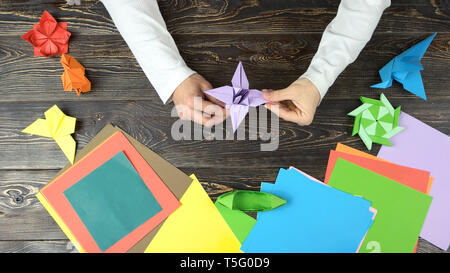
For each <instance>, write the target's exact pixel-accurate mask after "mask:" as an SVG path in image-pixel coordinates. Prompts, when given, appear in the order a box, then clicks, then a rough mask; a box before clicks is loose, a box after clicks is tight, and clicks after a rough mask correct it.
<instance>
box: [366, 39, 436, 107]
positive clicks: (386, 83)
mask: <svg viewBox="0 0 450 273" xmlns="http://www.w3.org/2000/svg"><path fill="white" fill-rule="evenodd" d="M434 36H436V33H434V34H433V35H431V36H429V37H428V38H426V39H425V40H423V41H421V42H420V43H418V44H416V45H414V46H413V47H411V48H409V49H408V50H406V51H404V52H403V53H401V54H400V55H398V56H396V57H394V58H393V59H392V60H391V61H390V62H388V63H387V64H386V65H385V66H383V67H382V68H381V69H380V71H379V74H380V77H381V82H380V83H378V84H374V85H372V86H371V87H375V88H387V87H390V86H392V80H396V81H398V82H399V83H401V84H403V88H404V89H405V90H407V91H409V92H411V93H413V94H415V95H416V96H419V97H421V98H422V99H424V100H426V99H427V97H426V95H425V88H424V87H423V82H422V76H421V75H420V70H423V67H422V65H421V64H420V60H421V59H422V57H423V55H424V54H425V52H426V51H427V48H428V46H429V45H430V43H431V41H432V40H433V38H434Z"/></svg>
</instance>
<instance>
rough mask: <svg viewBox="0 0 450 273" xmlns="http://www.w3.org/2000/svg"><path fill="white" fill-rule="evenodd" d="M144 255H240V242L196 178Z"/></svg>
mask: <svg viewBox="0 0 450 273" xmlns="http://www.w3.org/2000/svg"><path fill="white" fill-rule="evenodd" d="M190 177H191V178H192V179H193V181H192V183H191V185H190V186H189V188H188V189H187V191H186V192H185V193H184V195H183V196H182V197H181V200H180V202H181V204H182V205H181V207H179V208H178V209H177V210H176V211H175V212H174V213H172V214H171V215H170V216H169V217H168V218H167V220H166V221H165V222H164V224H163V226H162V227H161V229H160V230H159V232H158V233H157V234H156V236H155V237H154V238H153V240H152V241H151V243H150V245H149V246H148V247H147V249H146V250H145V252H146V253H183V252H184V253H241V252H242V251H241V250H240V249H239V248H240V247H241V243H240V242H239V240H238V239H237V238H236V236H235V235H234V234H233V232H232V231H231V229H230V228H229V226H228V224H227V223H226V222H225V220H224V219H223V218H222V216H221V215H220V212H219V211H218V210H217V209H216V207H215V206H214V204H213V202H212V201H211V199H210V198H209V196H208V194H207V193H206V192H205V190H204V189H203V187H202V185H201V184H200V182H199V181H198V180H197V178H196V177H195V175H193V174H192V175H191V176H190Z"/></svg>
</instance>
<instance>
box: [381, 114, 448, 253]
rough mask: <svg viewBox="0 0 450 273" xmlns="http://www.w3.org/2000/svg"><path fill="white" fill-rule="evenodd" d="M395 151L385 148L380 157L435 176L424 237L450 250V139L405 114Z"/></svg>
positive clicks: (393, 141) (424, 226)
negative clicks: (449, 247) (402, 128)
mask: <svg viewBox="0 0 450 273" xmlns="http://www.w3.org/2000/svg"><path fill="white" fill-rule="evenodd" d="M399 126H402V127H404V128H405V130H403V131H402V132H400V133H398V134H397V135H395V136H394V137H392V138H391V139H390V140H391V143H392V147H387V146H382V147H381V150H380V152H379V153H378V157H379V158H382V159H385V160H388V161H391V162H394V163H397V164H400V165H405V166H409V167H413V168H417V169H423V170H427V171H430V172H431V176H432V177H434V181H433V185H432V187H431V191H430V195H431V196H432V197H433V202H432V203H431V206H430V210H429V211H428V215H427V218H426V220H425V224H424V225H423V228H422V233H421V234H420V237H422V238H424V239H425V240H427V241H429V242H431V243H432V244H434V245H436V246H438V247H440V248H442V249H444V250H447V249H448V246H449V243H450V137H449V136H447V135H446V134H443V133H441V132H439V131H438V130H436V129H434V128H432V127H430V126H428V125H426V124H425V123H423V122H421V121H420V120H418V119H416V118H414V117H412V116H410V115H408V114H406V113H404V112H402V113H401V114H400V119H399Z"/></svg>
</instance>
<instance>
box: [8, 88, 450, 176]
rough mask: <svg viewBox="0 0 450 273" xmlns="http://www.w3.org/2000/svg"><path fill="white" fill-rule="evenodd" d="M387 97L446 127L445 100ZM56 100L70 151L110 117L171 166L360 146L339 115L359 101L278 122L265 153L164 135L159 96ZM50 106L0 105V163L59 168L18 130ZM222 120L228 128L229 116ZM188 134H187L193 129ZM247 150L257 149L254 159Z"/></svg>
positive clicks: (254, 144)
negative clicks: (70, 132) (70, 131)
mask: <svg viewBox="0 0 450 273" xmlns="http://www.w3.org/2000/svg"><path fill="white" fill-rule="evenodd" d="M377 95H378V94H377ZM391 103H392V104H393V105H400V104H401V105H402V106H403V108H402V109H403V110H404V111H405V112H407V113H410V114H412V115H414V116H416V117H418V118H420V119H422V120H423V121H424V122H426V123H428V124H430V125H431V126H433V127H435V128H436V129H438V130H440V131H442V132H444V133H446V134H449V133H450V122H449V121H448V117H449V116H450V108H449V107H448V102H447V101H445V100H444V101H443V100H441V99H433V98H431V99H429V100H428V101H427V103H425V102H422V101H419V99H418V98H414V99H410V100H406V99H395V98H394V99H391ZM58 105H59V106H60V107H61V109H62V110H63V111H64V112H65V113H66V114H67V115H70V116H74V117H77V119H78V122H77V127H76V132H75V134H74V138H75V140H76V141H77V143H78V149H80V148H82V147H84V145H85V144H86V143H87V142H88V141H89V140H90V139H91V138H92V137H93V136H94V135H95V134H96V133H97V132H98V131H99V130H100V129H101V128H103V127H104V126H105V125H106V124H107V123H113V124H115V125H118V126H120V127H121V128H122V129H124V130H125V131H126V132H128V133H130V134H131V135H132V136H135V137H136V138H137V139H138V140H139V141H141V142H142V143H144V144H145V145H147V146H148V147H149V148H151V149H153V150H154V151H155V152H157V153H158V154H160V155H162V156H163V157H164V158H166V159H167V160H168V161H170V162H171V163H173V164H175V165H176V166H177V167H195V166H204V167H211V168H214V167H217V166H218V165H219V164H220V166H222V165H225V166H228V167H238V168H239V167H240V166H242V164H243V163H245V166H248V167H256V166H264V167H272V168H277V167H286V166H289V165H290V164H293V165H295V166H300V167H301V168H303V169H304V168H305V166H308V165H309V166H325V164H326V161H327V156H328V151H329V149H331V148H333V147H334V146H335V145H336V143H337V142H339V141H340V142H346V143H348V142H350V143H355V144H356V145H357V147H358V148H360V149H363V150H365V149H364V147H363V144H362V142H361V141H360V139H359V138H358V137H350V135H351V128H352V126H353V119H352V117H350V116H347V113H349V112H350V111H351V110H352V109H354V108H356V107H357V106H358V105H360V102H359V100H358V99H353V100H331V99H328V100H325V101H323V102H322V105H321V107H320V108H319V110H318V112H317V115H316V117H315V120H314V122H313V124H312V125H311V126H307V127H300V126H297V125H295V124H293V123H289V122H284V121H282V122H280V126H279V127H280V132H279V147H278V149H277V150H276V151H273V152H261V151H260V148H261V147H260V145H261V143H266V142H265V141H262V140H254V141H252V140H249V141H238V140H234V141H220V140H211V141H208V140H205V139H203V140H184V141H176V140H174V139H173V138H172V135H171V130H172V125H173V123H174V122H175V121H176V120H177V118H171V117H170V108H169V107H165V106H163V105H161V104H160V103H159V102H152V101H125V102H122V101H97V102H91V101H89V102H87V101H86V102H60V103H58ZM50 106H52V103H49V102H46V103H42V102H8V103H0V108H1V109H2V111H1V112H0V134H1V135H0V152H1V153H2V155H3V156H2V157H0V168H3V169H34V168H44V169H47V168H61V167H63V166H64V165H65V164H66V162H67V161H66V159H65V157H64V155H63V153H62V152H61V151H60V149H59V148H58V146H57V145H56V143H55V142H54V141H53V140H52V139H50V138H43V137H38V136H30V135H27V134H23V133H21V132H20V131H21V130H22V129H23V128H25V127H26V126H28V124H29V123H31V122H32V121H34V120H35V119H37V118H40V117H43V112H44V111H45V110H47V109H48V108H49V107H50ZM24 109H26V111H24ZM247 120H248V117H247ZM246 123H247V124H248V122H246ZM269 124H271V123H270V122H269ZM226 125H227V126H231V125H230V122H227V123H226ZM192 128H193V126H192ZM246 128H247V129H248V128H249V127H248V126H247V127H246ZM251 128H253V127H251ZM223 129H225V128H223ZM192 130H193V129H192ZM192 134H193V132H192ZM227 134H228V135H229V134H231V132H230V130H228V131H227V132H224V133H223V135H224V136H226V135H227ZM191 139H194V136H193V135H191ZM235 139H236V136H235ZM255 153H257V154H258V156H257V157H256V158H255ZM180 155H182V156H180Z"/></svg>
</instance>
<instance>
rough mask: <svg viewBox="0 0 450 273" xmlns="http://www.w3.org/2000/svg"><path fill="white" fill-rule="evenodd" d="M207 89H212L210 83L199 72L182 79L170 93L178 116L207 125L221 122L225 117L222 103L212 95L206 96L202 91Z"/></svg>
mask: <svg viewBox="0 0 450 273" xmlns="http://www.w3.org/2000/svg"><path fill="white" fill-rule="evenodd" d="M209 89H212V86H211V84H210V83H209V82H208V81H207V80H205V79H204V78H203V77H202V76H201V75H200V74H193V75H191V76H190V77H188V78H187V79H186V80H184V81H183V82H182V83H181V84H180V85H179V86H178V87H177V89H175V91H174V92H173V94H172V100H173V103H174V104H175V107H176V109H177V112H178V116H179V117H180V118H181V119H185V120H192V121H194V122H196V123H199V124H202V125H204V126H207V127H211V126H213V125H215V124H218V123H221V122H223V121H224V120H225V118H226V110H225V108H224V107H223V106H224V105H223V103H222V102H220V101H218V100H216V99H214V98H212V97H206V94H205V93H203V92H204V91H207V90H209ZM194 101H195V103H194Z"/></svg>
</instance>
